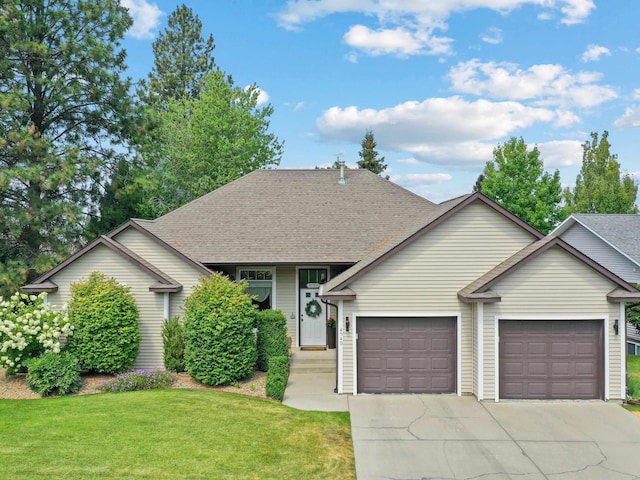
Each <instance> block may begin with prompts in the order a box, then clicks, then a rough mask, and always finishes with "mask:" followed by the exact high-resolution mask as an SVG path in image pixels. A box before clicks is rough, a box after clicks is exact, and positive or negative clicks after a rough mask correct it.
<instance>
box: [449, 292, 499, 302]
mask: <svg viewBox="0 0 640 480" xmlns="http://www.w3.org/2000/svg"><path fill="white" fill-rule="evenodd" d="M458 299H460V301H461V302H464V303H498V302H501V301H502V297H501V296H500V295H498V294H496V293H493V292H472V293H461V292H458Z"/></svg>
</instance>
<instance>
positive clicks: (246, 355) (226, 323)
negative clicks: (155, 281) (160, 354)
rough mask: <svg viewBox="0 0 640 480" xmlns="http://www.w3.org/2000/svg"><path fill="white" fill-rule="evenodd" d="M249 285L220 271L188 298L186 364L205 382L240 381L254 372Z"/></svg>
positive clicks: (224, 382)
mask: <svg viewBox="0 0 640 480" xmlns="http://www.w3.org/2000/svg"><path fill="white" fill-rule="evenodd" d="M246 287H247V286H246V283H240V284H237V283H235V282H232V281H230V280H229V279H228V278H227V277H226V276H224V275H223V274H221V273H217V274H214V275H212V276H211V278H209V279H203V280H202V281H201V283H200V285H197V286H196V287H195V288H194V290H193V293H192V294H191V295H190V296H189V298H187V300H186V302H185V309H184V343H185V349H184V360H185V367H186V370H187V372H188V373H189V375H191V376H192V377H193V378H195V379H196V380H198V381H200V382H202V383H204V384H206V385H225V384H229V383H233V382H237V381H239V380H242V379H243V378H246V377H247V376H248V375H249V374H250V373H251V372H253V367H254V365H255V363H256V356H257V355H256V345H255V335H254V334H253V319H254V316H255V307H254V306H253V304H252V302H251V297H250V296H249V295H247V294H246V293H245V290H246Z"/></svg>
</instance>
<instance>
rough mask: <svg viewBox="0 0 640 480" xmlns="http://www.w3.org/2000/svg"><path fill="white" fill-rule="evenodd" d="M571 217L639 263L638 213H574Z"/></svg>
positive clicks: (639, 219) (639, 230)
mask: <svg viewBox="0 0 640 480" xmlns="http://www.w3.org/2000/svg"><path fill="white" fill-rule="evenodd" d="M573 217H574V218H575V219H576V220H578V221H579V222H580V223H581V224H583V225H584V226H585V227H587V228H589V229H590V230H592V231H593V232H594V233H596V234H597V235H599V236H600V237H602V238H603V239H605V240H606V241H607V242H609V243H610V244H611V245H613V246H614V247H616V248H617V249H618V250H620V251H621V252H622V253H624V254H626V255H627V256H629V257H631V258H632V259H633V260H634V261H635V262H636V263H640V241H639V239H640V215H611V214H609V215H599V214H587V213H576V214H573Z"/></svg>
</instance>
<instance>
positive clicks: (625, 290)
mask: <svg viewBox="0 0 640 480" xmlns="http://www.w3.org/2000/svg"><path fill="white" fill-rule="evenodd" d="M551 247H559V248H561V249H563V250H564V251H566V252H567V253H569V254H570V255H572V256H574V257H575V258H577V259H578V260H580V261H581V262H583V263H584V264H586V265H588V266H589V267H591V268H592V269H594V270H595V271H596V272H598V273H599V274H601V275H602V276H604V277H605V278H607V279H609V280H611V281H612V282H613V283H615V284H616V285H617V286H618V288H616V289H614V290H612V291H611V292H609V294H607V298H608V299H609V300H610V301H612V302H627V301H638V300H640V291H638V290H636V289H635V288H634V287H633V286H632V285H630V284H629V283H627V282H626V281H624V280H623V279H622V278H620V277H618V276H617V275H615V274H614V273H612V272H610V271H609V270H607V269H606V268H604V267H603V266H602V265H600V264H599V263H597V262H595V261H593V260H592V259H591V258H589V257H587V256H586V255H585V254H583V253H582V252H580V251H579V250H576V249H575V248H573V247H572V246H571V245H569V244H568V243H566V242H565V241H564V240H562V239H561V238H560V237H556V236H554V235H548V236H547V237H545V238H542V239H540V240H538V241H537V242H534V243H532V244H531V245H527V246H526V247H524V248H523V249H522V250H520V251H519V252H517V253H515V254H514V255H512V256H511V257H509V258H508V259H507V260H505V261H504V262H502V263H500V264H499V265H497V266H496V267H495V268H493V269H491V270H490V271H489V272H487V273H486V274H484V275H483V276H481V277H480V278H478V279H477V280H475V281H473V282H472V283H470V284H469V285H467V286H466V287H464V288H463V289H462V290H460V291H459V292H458V298H460V300H462V301H464V302H467V303H473V302H499V301H500V296H499V295H498V294H497V293H495V292H491V290H490V288H491V287H492V286H493V285H495V284H496V283H497V282H498V281H499V280H500V279H501V278H503V277H504V276H506V275H509V274H510V273H512V272H513V271H515V270H517V269H518V268H520V267H522V266H523V265H525V264H527V263H528V262H530V261H531V260H533V259H534V258H536V257H538V256H539V255H541V254H542V253H544V252H546V251H547V250H549V249H550V248H551Z"/></svg>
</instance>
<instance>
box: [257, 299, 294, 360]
mask: <svg viewBox="0 0 640 480" xmlns="http://www.w3.org/2000/svg"><path fill="white" fill-rule="evenodd" d="M256 327H257V328H258V333H257V335H256V347H257V349H258V368H259V369H260V370H261V371H263V372H266V371H267V370H268V369H269V358H270V357H274V356H283V355H284V356H287V355H288V354H289V348H288V346H287V318H286V317H285V316H284V314H283V313H282V312H281V311H280V310H263V311H261V312H258V313H257V315H256Z"/></svg>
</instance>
